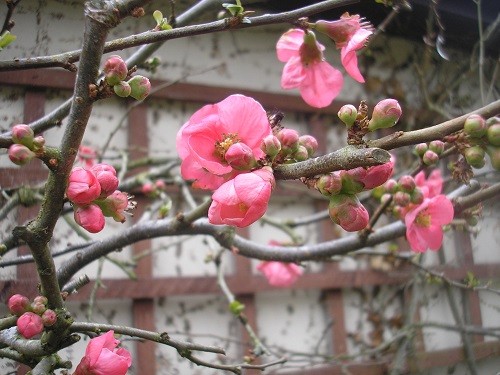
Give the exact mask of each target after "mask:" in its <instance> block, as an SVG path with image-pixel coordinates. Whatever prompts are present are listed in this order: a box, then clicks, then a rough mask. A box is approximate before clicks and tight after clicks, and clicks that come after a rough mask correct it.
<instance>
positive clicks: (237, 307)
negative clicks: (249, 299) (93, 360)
mask: <svg viewBox="0 0 500 375" xmlns="http://www.w3.org/2000/svg"><path fill="white" fill-rule="evenodd" d="M244 309H245V305H244V304H242V303H241V302H240V301H238V300H234V301H233V302H231V303H230V304H229V310H231V312H232V313H233V314H234V315H240V314H241V313H242V312H243V310H244Z"/></svg>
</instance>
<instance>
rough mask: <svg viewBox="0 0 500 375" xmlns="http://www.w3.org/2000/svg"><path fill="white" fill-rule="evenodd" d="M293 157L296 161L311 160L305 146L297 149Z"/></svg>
mask: <svg viewBox="0 0 500 375" xmlns="http://www.w3.org/2000/svg"><path fill="white" fill-rule="evenodd" d="M292 157H293V159H294V160H295V161H304V160H307V159H309V153H308V152H307V149H306V148H305V147H304V146H302V145H299V147H297V150H296V151H295V152H294V153H293V154H292Z"/></svg>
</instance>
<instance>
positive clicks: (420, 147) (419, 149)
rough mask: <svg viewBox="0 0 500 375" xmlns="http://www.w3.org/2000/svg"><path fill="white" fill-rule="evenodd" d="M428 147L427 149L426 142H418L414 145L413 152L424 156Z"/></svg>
mask: <svg viewBox="0 0 500 375" xmlns="http://www.w3.org/2000/svg"><path fill="white" fill-rule="evenodd" d="M428 149H429V147H427V143H419V144H418V145H416V146H415V152H416V153H417V155H418V156H420V157H422V156H424V154H425V152H426V151H427V150H428Z"/></svg>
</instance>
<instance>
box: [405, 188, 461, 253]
mask: <svg viewBox="0 0 500 375" xmlns="http://www.w3.org/2000/svg"><path fill="white" fill-rule="evenodd" d="M453 215H454V210H453V205H452V203H451V202H450V200H449V199H448V198H447V197H446V196H445V195H436V196H434V197H432V198H425V199H424V201H423V202H422V204H420V205H418V206H417V207H415V208H414V209H413V210H411V211H409V212H408V213H407V214H406V216H405V224H406V239H407V240H408V242H409V244H410V247H411V248H412V250H413V251H416V252H424V251H426V250H427V249H431V250H439V248H440V247H441V244H442V243H443V228H442V226H443V225H446V224H449V223H450V222H451V221H452V220H453Z"/></svg>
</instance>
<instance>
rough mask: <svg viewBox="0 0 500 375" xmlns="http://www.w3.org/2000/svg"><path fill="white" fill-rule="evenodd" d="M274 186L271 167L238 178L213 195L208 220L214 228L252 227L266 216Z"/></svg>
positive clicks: (223, 185)
mask: <svg viewBox="0 0 500 375" xmlns="http://www.w3.org/2000/svg"><path fill="white" fill-rule="evenodd" d="M274 184H275V181H274V176H273V172H272V170H271V168H269V167H263V168H261V169H258V170H256V171H253V172H250V173H242V174H239V175H237V176H236V177H235V178H233V179H232V180H229V181H227V182H225V183H224V184H222V185H221V186H220V187H219V188H218V189H217V190H216V191H215V192H214V193H213V195H212V200H213V202H212V204H211V205H210V208H209V210H208V220H209V221H210V222H211V223H212V224H227V225H234V226H237V227H240V228H242V227H246V226H249V225H250V224H252V223H254V222H255V221H257V220H258V219H260V218H261V217H262V215H264V213H265V212H266V210H267V205H268V203H269V199H270V197H271V191H272V189H273V187H274Z"/></svg>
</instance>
